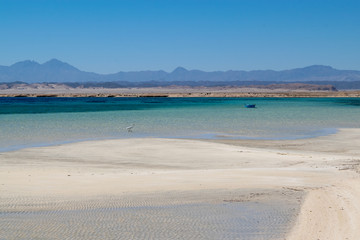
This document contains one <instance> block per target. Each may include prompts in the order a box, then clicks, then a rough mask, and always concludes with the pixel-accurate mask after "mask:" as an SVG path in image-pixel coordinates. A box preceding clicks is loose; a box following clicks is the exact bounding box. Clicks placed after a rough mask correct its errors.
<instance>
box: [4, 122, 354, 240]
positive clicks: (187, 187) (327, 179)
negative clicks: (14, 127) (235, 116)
mask: <svg viewBox="0 0 360 240" xmlns="http://www.w3.org/2000/svg"><path fill="white" fill-rule="evenodd" d="M359 139H360V130H359V129H343V130H341V131H340V132H339V133H338V134H335V135H332V136H327V137H321V138H318V139H308V140H296V141H281V142H276V141H275V142H272V141H247V142H246V143H245V142H242V143H240V146H235V145H226V144H221V143H210V142H201V141H194V140H174V139H127V140H107V141H94V142H83V143H75V144H68V145H61V146H53V147H44V148H32V149H24V150H20V151H15V152H6V153H0V161H1V167H0V192H1V197H0V204H1V205H0V208H3V209H4V208H5V207H6V206H7V205H8V204H9V203H12V204H14V203H17V204H21V203H22V202H24V199H27V198H29V199H39V198H42V197H44V195H46V197H53V198H56V197H64V198H73V199H82V198H88V197H96V196H102V195H115V196H126V195H129V194H136V193H147V192H164V193H165V192H167V191H200V190H201V191H204V190H211V189H228V190H231V189H234V190H235V189H249V190H251V189H273V190H276V189H277V190H279V189H283V188H287V189H292V190H294V191H297V190H304V191H306V192H308V195H307V197H306V199H305V202H304V204H303V206H302V209H301V212H300V216H299V218H298V222H297V223H296V225H295V227H294V228H293V230H292V231H291V233H290V235H289V238H288V239H317V238H319V239H346V238H348V239H360V228H358V226H360V209H359V206H358V203H359V199H360V181H359V176H358V173H357V171H358V169H359V168H358V164H359V162H360V155H359V149H360V148H359V147H360V140H359ZM231 143H232V144H236V143H235V142H231ZM246 144H247V145H249V144H250V146H257V147H258V148H251V147H244V146H242V145H246ZM316 237H317V238H316Z"/></svg>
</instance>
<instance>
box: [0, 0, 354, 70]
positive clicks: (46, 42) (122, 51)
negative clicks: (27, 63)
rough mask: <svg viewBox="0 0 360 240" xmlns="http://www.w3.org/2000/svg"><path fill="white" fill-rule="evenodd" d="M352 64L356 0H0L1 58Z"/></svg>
mask: <svg viewBox="0 0 360 240" xmlns="http://www.w3.org/2000/svg"><path fill="white" fill-rule="evenodd" d="M51 58H57V59H59V60H62V61H65V62H68V63H70V64H72V65H74V66H76V67H78V68H79V69H81V70H85V71H93V72H98V73H113V72H117V71H131V70H160V69H163V70H166V71H172V70H173V69H174V68H176V67H177V66H183V67H185V68H187V69H201V70H206V71H213V70H230V69H232V70H257V69H274V70H282V69H290V68H296V67H304V66H308V65H312V64H323V65H330V66H333V67H335V68H339V69H355V70H360V1H359V0H352V1H351V0H338V1H332V0H237V1H236V0H214V1H212V0H207V1H206V0H181V1H180V0H162V1H161V0H158V1H152V0H123V1H122V0H118V1H115V0H0V65H11V64H13V63H15V62H17V61H21V60H26V59H30V60H35V61H37V62H40V63H42V62H45V61H47V60H49V59H51Z"/></svg>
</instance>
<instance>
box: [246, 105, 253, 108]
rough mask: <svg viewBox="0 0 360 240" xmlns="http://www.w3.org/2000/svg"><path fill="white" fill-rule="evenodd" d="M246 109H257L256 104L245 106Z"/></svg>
mask: <svg viewBox="0 0 360 240" xmlns="http://www.w3.org/2000/svg"><path fill="white" fill-rule="evenodd" d="M245 107H246V108H255V104H245Z"/></svg>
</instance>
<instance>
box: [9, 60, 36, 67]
mask: <svg viewBox="0 0 360 240" xmlns="http://www.w3.org/2000/svg"><path fill="white" fill-rule="evenodd" d="M39 65H40V64H39V63H38V62H35V61H33V60H25V61H20V62H17V63H14V64H13V65H11V66H10V67H16V68H18V67H21V68H23V67H34V66H39Z"/></svg>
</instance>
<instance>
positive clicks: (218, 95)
mask: <svg viewBox="0 0 360 240" xmlns="http://www.w3.org/2000/svg"><path fill="white" fill-rule="evenodd" d="M0 97H59V98H72V97H73V98H78V97H96V98H98V97H99V98H102V97H103V98H112V97H114V98H138V97H153V98H156V97H159V98H358V97H360V91H338V92H230V93H228V92H199V93H197V92H185V93H169V92H164V93H159V92H154V93H117V92H115V93H76V92H75V93H21V92H20V93H2V92H0Z"/></svg>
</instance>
